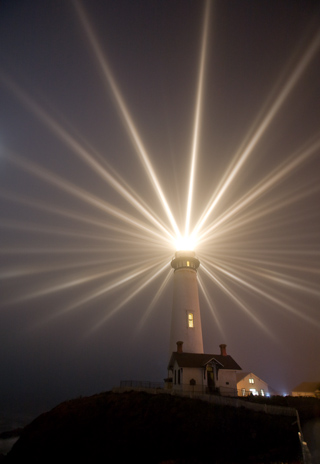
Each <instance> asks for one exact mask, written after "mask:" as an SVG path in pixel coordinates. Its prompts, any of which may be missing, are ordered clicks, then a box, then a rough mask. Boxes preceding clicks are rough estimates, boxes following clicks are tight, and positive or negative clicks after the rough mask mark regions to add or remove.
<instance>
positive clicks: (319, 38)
mask: <svg viewBox="0 0 320 464" xmlns="http://www.w3.org/2000/svg"><path fill="white" fill-rule="evenodd" d="M319 45H320V33H317V34H316V36H315V38H314V39H313V41H312V42H311V44H310V46H309V47H308V48H307V50H306V52H305V53H304V54H303V56H302V58H301V59H300V60H299V62H298V64H297V65H296V66H295V68H294V70H293V72H292V74H291V75H290V77H289V79H288V80H287V82H286V83H285V85H284V87H283V88H282V90H281V91H280V93H279V95H278V97H277V98H276V99H275V100H274V102H273V103H272V105H271V107H270V109H269V110H268V112H267V114H266V115H265V116H264V118H263V120H262V122H261V123H260V125H259V127H258V128H257V130H256V131H255V133H254V135H253V136H252V138H251V139H250V141H249V142H248V143H247V145H246V147H245V148H244V150H242V151H241V152H238V153H236V155H235V157H234V160H237V161H235V165H234V167H233V168H232V169H231V171H230V172H229V173H227V174H226V176H225V179H224V180H223V181H222V184H220V187H219V188H218V189H217V190H216V191H215V192H214V194H213V196H212V197H211V200H210V201H209V203H208V206H207V207H206V209H205V212H204V213H203V214H202V216H201V218H200V220H199V221H198V223H197V225H196V226H195V228H194V229H193V231H192V235H197V234H198V232H199V231H200V230H201V229H202V227H203V225H204V223H205V222H206V221H207V220H208V218H209V216H210V214H211V213H212V211H213V209H214V208H215V207H216V205H217V204H218V202H219V201H220V199H221V198H222V196H223V195H224V193H225V192H226V190H227V189H228V188H229V186H230V185H231V183H232V182H233V180H234V179H235V177H236V176H237V175H238V173H239V171H240V169H241V168H242V166H243V164H244V163H245V162H246V161H247V159H248V157H249V156H250V155H251V153H252V151H253V149H254V148H255V147H256V145H257V144H258V142H259V141H260V139H261V138H262V136H263V135H264V133H265V132H266V130H267V128H268V127H269V125H270V123H271V122H272V120H273V119H274V117H275V115H276V114H277V113H278V111H279V110H280V108H281V107H282V105H283V104H284V103H285V101H286V100H287V98H288V96H289V95H290V93H291V91H292V90H293V88H294V86H295V85H296V84H297V82H298V80H299V79H300V77H301V76H302V74H303V73H304V71H305V70H306V68H307V66H308V65H309V63H310V62H311V60H312V59H313V58H314V56H315V54H316V52H317V50H318V48H319Z"/></svg>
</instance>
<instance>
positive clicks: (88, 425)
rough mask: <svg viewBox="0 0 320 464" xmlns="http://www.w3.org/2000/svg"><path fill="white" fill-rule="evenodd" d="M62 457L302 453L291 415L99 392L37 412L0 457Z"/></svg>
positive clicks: (284, 458) (274, 458) (241, 459)
mask: <svg viewBox="0 0 320 464" xmlns="http://www.w3.org/2000/svg"><path fill="white" fill-rule="evenodd" d="M316 401H319V400H316ZM310 404H311V403H310ZM314 404H316V403H314ZM317 404H318V406H319V403H317ZM284 405H286V404H284ZM288 406H289V405H288ZM290 406H293V407H296V405H294V404H290ZM309 410H310V411H313V412H312V414H314V411H315V409H314V405H313V404H312V405H311V406H310V407H309V409H308V407H307V408H306V409H305V411H304V414H308V411H309ZM310 411H309V412H310ZM316 414H318V412H317V411H316ZM67 460H68V461H70V462H77V461H79V462H82V463H84V462H88V463H100V462H105V463H115V462H116V463H131V462H139V463H148V464H152V463H157V464H158V463H167V464H169V463H170V464H173V463H176V464H177V463H179V464H187V463H188V464H191V463H193V464H196V463H211V464H212V463H216V464H218V463H219V464H220V463H221V464H222V463H255V464H258V463H280V462H281V463H301V462H302V456H301V447H300V443H299V439H298V426H297V423H296V421H295V418H294V417H292V416H291V417H285V416H274V415H268V414H266V413H260V412H259V413H257V412H253V411H250V410H248V409H245V408H233V407H227V406H217V405H211V404H208V403H206V402H203V401H200V400H195V399H189V398H180V397H174V396H171V395H167V394H159V395H152V394H149V393H143V392H127V393H113V392H106V393H101V394H98V395H94V396H91V397H87V398H78V399H74V400H71V401H67V402H64V403H61V404H60V405H58V406H57V407H55V408H54V409H52V410H51V411H49V412H47V413H45V414H42V415H41V416H39V417H38V418H37V419H35V420H34V421H33V422H32V423H31V424H29V425H28V426H27V427H25V428H24V429H23V431H22V433H21V436H20V439H19V440H18V441H17V442H16V443H15V445H14V446H13V448H12V450H11V452H10V453H9V454H8V455H7V456H6V457H5V458H3V460H2V461H1V462H4V463H5V464H10V463H18V462H19V463H22V462H29V461H30V462H33V463H35V462H36V463H44V462H46V463H48V462H62V461H67Z"/></svg>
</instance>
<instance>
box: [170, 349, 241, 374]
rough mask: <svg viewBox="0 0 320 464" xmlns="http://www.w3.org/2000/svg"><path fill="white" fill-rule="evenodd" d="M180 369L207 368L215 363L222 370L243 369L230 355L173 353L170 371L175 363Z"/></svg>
mask: <svg viewBox="0 0 320 464" xmlns="http://www.w3.org/2000/svg"><path fill="white" fill-rule="evenodd" d="M175 361H176V362H177V364H178V365H179V367H205V366H206V364H208V363H210V362H214V363H215V364H217V365H218V367H219V368H220V369H232V370H241V367H240V366H239V365H238V364H237V363H236V362H235V360H234V359H233V358H232V357H231V356H229V355H226V356H224V355H221V354H205V353H178V352H177V351H175V352H173V353H172V355H171V358H170V361H169V365H168V369H170V368H172V367H173V365H174V362H175Z"/></svg>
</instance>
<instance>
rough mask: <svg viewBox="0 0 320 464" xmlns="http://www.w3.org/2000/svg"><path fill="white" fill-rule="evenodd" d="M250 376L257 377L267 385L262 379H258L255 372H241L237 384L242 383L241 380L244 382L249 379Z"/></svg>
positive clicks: (238, 374)
mask: <svg viewBox="0 0 320 464" xmlns="http://www.w3.org/2000/svg"><path fill="white" fill-rule="evenodd" d="M249 375H250V376H251V377H255V378H256V379H259V380H261V382H264V383H267V382H265V381H264V380H262V379H260V377H258V376H257V375H256V374H254V373H253V372H239V373H237V382H240V380H243V379H244V378H246V377H248V376H249Z"/></svg>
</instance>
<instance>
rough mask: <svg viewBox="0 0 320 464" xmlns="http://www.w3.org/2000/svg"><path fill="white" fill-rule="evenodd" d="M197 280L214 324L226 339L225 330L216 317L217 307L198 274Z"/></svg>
mask: <svg viewBox="0 0 320 464" xmlns="http://www.w3.org/2000/svg"><path fill="white" fill-rule="evenodd" d="M198 282H199V287H200V289H201V291H202V294H203V296H204V298H205V300H206V302H207V305H208V307H209V309H210V311H211V314H212V316H213V318H214V321H215V323H216V326H217V327H218V329H219V331H220V334H221V335H222V336H223V338H224V339H226V334H225V331H224V330H223V328H222V324H221V322H220V319H219V318H218V314H217V309H216V307H215V305H214V303H213V301H212V300H211V298H210V297H209V292H208V291H207V289H206V287H205V285H204V282H203V281H202V279H201V277H200V276H198Z"/></svg>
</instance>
